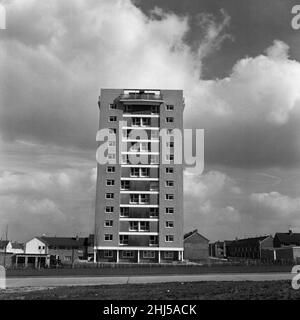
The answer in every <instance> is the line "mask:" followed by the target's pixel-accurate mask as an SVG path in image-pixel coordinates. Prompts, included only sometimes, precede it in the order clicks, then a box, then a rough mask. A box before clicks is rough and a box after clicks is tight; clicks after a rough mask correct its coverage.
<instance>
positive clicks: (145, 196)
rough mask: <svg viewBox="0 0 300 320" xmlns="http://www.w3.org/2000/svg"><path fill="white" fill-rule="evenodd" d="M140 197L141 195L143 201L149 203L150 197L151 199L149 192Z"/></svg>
mask: <svg viewBox="0 0 300 320" xmlns="http://www.w3.org/2000/svg"><path fill="white" fill-rule="evenodd" d="M140 197H141V198H140V202H141V203H149V199H150V197H149V194H141V195H140Z"/></svg>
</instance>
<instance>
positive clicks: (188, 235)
mask: <svg viewBox="0 0 300 320" xmlns="http://www.w3.org/2000/svg"><path fill="white" fill-rule="evenodd" d="M194 234H199V235H200V236H201V237H202V238H204V239H205V240H207V241H209V240H208V239H207V238H206V237H204V236H203V235H202V234H200V233H199V232H198V229H195V230H193V231H190V232H188V233H186V234H185V235H184V236H183V240H186V239H187V238H189V237H190V236H192V235H194Z"/></svg>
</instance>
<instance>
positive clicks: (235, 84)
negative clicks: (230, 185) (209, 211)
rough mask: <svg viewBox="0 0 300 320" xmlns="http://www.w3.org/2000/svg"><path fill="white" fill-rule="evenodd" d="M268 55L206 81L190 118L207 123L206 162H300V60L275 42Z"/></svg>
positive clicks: (193, 97) (192, 101) (191, 104)
mask: <svg viewBox="0 0 300 320" xmlns="http://www.w3.org/2000/svg"><path fill="white" fill-rule="evenodd" d="M266 52H267V55H263V54H262V55H259V56H257V57H253V58H252V57H246V58H243V59H241V60H239V61H237V62H236V64H235V66H234V68H233V70H232V73H231V75H230V76H229V77H227V78H224V79H220V80H218V79H217V80H211V81H202V82H201V84H200V85H198V86H194V92H193V91H192V92H191V93H190V95H189V99H187V100H189V101H188V102H187V105H188V108H186V112H185V119H186V123H187V124H188V126H189V127H194V128H197V127H202V128H205V153H206V162H207V163H213V164H219V165H220V164H221V165H227V166H232V167H246V168H250V167H252V168H264V167H271V166H282V167H293V166H294V167H295V166H298V165H299V164H300V143H299V138H298V137H299V135H300V90H299V82H300V63H299V62H297V61H293V60H290V59H288V46H287V45H286V44H285V43H283V42H281V41H275V42H274V44H273V45H272V46H271V47H269V48H268V49H267V50H266Z"/></svg>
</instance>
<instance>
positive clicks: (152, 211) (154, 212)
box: [150, 208, 159, 217]
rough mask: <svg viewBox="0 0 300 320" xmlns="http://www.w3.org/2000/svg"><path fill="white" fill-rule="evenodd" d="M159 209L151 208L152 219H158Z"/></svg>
mask: <svg viewBox="0 0 300 320" xmlns="http://www.w3.org/2000/svg"><path fill="white" fill-rule="evenodd" d="M158 213H159V211H158V208H150V217H158Z"/></svg>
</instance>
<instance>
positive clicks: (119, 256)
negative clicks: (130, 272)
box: [94, 248, 183, 263]
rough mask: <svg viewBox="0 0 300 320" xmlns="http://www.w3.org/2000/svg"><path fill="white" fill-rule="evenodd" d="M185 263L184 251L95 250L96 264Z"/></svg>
mask: <svg viewBox="0 0 300 320" xmlns="http://www.w3.org/2000/svg"><path fill="white" fill-rule="evenodd" d="M175 261H183V250H163V249H161V250H151V249H147V250H146V249H141V250H139V249H131V248H122V249H120V248H116V249H114V248H108V249H106V248H105V249H104V248H103V249H102V248H101V249H97V250H95V255H94V262H114V263H122V262H129V263H168V262H175Z"/></svg>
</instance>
